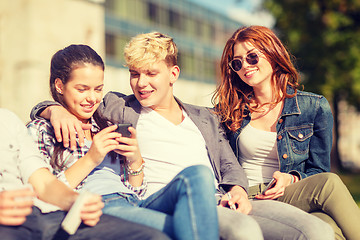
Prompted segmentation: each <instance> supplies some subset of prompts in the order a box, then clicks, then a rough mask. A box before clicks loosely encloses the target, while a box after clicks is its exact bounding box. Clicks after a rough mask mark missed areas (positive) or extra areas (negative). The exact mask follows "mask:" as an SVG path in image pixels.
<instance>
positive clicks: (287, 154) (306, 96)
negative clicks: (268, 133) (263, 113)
mask: <svg viewBox="0 0 360 240" xmlns="http://www.w3.org/2000/svg"><path fill="white" fill-rule="evenodd" d="M287 93H289V94H293V93H294V89H292V88H288V89H287ZM284 101H285V102H284V108H283V110H282V113H281V115H280V117H279V119H278V121H277V124H276V131H277V152H278V159H279V162H280V171H281V172H284V173H291V174H295V175H297V176H298V177H299V178H300V179H302V178H306V177H308V176H311V175H313V174H316V173H320V172H328V171H330V152H331V147H332V128H333V115H332V113H331V109H330V105H329V103H328V101H327V100H326V98H325V97H323V96H321V95H317V94H314V93H309V92H303V91H297V94H296V96H294V97H292V98H285V100H284ZM250 120H251V113H248V115H247V116H246V117H245V118H244V119H243V121H242V124H241V127H240V128H239V129H238V130H237V131H236V132H235V133H234V132H229V133H228V138H229V141H230V145H231V147H232V149H233V151H234V153H235V155H236V156H237V159H238V161H239V155H240V154H239V146H238V138H239V135H240V133H241V131H242V129H244V127H245V126H246V125H247V124H249V122H250Z"/></svg>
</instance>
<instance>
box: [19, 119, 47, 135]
mask: <svg viewBox="0 0 360 240" xmlns="http://www.w3.org/2000/svg"><path fill="white" fill-rule="evenodd" d="M26 127H27V128H28V129H29V131H30V132H32V131H36V132H43V133H44V132H45V133H47V134H49V135H54V128H53V127H52V125H51V123H50V121H49V120H46V119H43V118H42V119H36V120H33V121H31V122H29V123H28V124H26Z"/></svg>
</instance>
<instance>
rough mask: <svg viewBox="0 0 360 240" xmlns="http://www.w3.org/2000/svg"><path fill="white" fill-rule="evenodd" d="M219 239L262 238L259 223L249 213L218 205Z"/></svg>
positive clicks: (257, 239) (243, 239) (258, 239)
mask: <svg viewBox="0 0 360 240" xmlns="http://www.w3.org/2000/svg"><path fill="white" fill-rule="evenodd" d="M218 217H219V232H220V239H227V240H233V239H234V240H237V239H242V240H246V239H251V240H253V239H256V240H261V239H263V235H262V231H261V229H260V226H259V224H258V223H257V222H256V221H255V219H253V218H252V217H250V216H249V215H245V214H241V213H237V212H234V211H232V210H229V209H226V208H223V207H218Z"/></svg>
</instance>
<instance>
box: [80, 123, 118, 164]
mask: <svg viewBox="0 0 360 240" xmlns="http://www.w3.org/2000/svg"><path fill="white" fill-rule="evenodd" d="M116 128H117V125H112V126H110V127H107V128H104V129H103V130H101V131H100V132H99V133H97V134H96V135H95V136H94V137H93V142H92V144H91V147H90V149H89V152H88V153H87V155H88V156H89V157H90V158H91V160H92V161H93V162H94V163H95V164H96V165H99V164H100V163H101V162H102V161H103V160H104V158H105V156H106V154H108V153H109V152H111V151H113V150H116V149H119V147H120V144H119V141H117V139H119V138H120V137H121V134H120V133H118V132H116V131H114V130H115V129H116Z"/></svg>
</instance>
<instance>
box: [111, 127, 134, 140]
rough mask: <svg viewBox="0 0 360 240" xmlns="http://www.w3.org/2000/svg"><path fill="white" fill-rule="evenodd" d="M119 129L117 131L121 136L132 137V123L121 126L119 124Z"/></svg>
mask: <svg viewBox="0 0 360 240" xmlns="http://www.w3.org/2000/svg"><path fill="white" fill-rule="evenodd" d="M117 126H118V128H117V129H116V130H115V131H117V132H118V133H121V136H123V137H128V138H129V137H131V133H130V131H129V127H131V126H132V124H131V123H121V124H117Z"/></svg>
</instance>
